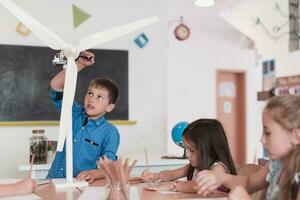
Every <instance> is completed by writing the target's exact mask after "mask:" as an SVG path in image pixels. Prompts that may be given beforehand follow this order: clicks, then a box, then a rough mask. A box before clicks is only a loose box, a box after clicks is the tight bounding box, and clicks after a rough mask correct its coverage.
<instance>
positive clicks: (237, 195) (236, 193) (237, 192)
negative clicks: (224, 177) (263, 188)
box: [228, 186, 252, 200]
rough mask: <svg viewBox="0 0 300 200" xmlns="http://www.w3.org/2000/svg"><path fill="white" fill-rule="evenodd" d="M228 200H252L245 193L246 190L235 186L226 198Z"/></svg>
mask: <svg viewBox="0 0 300 200" xmlns="http://www.w3.org/2000/svg"><path fill="white" fill-rule="evenodd" d="M228 199H229V200H240V199H243V200H252V198H251V197H250V195H249V194H248V193H247V192H246V190H245V189H244V188H243V187H242V186H237V187H236V188H234V189H233V190H232V191H231V192H230V193H229V196H228Z"/></svg>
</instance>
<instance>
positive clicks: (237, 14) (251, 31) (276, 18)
mask: <svg viewBox="0 0 300 200" xmlns="http://www.w3.org/2000/svg"><path fill="white" fill-rule="evenodd" d="M288 2H289V1H288V0H281V1H273V0H266V1H260V0H246V1H243V2H242V3H240V4H238V5H236V6H234V7H233V8H230V9H227V10H225V11H223V12H222V16H223V17H224V19H226V21H228V22H229V23H230V24H231V25H232V26H233V27H234V28H236V29H237V30H239V31H241V32H242V33H244V34H245V35H247V36H248V37H249V38H251V39H252V40H253V41H254V42H255V47H256V52H257V55H256V57H257V64H256V67H255V68H256V78H255V79H256V91H262V62H263V61H266V60H271V59H274V60H275V68H276V77H281V76H292V75H298V74H300V67H299V61H300V51H299V50H298V51H294V52H289V47H288V45H289V35H288V32H289V25H286V26H282V25H283V24H285V23H286V22H287V17H285V16H288V13H289V10H288ZM276 3H278V5H279V8H280V9H276V5H275V4H276ZM257 17H258V18H260V21H261V23H262V24H263V26H264V27H265V28H266V30H267V32H268V33H267V32H266V30H264V29H263V27H262V25H255V23H254V19H255V18H257ZM275 26H278V27H282V29H281V30H280V31H279V32H274V31H273V28H274V27H275ZM274 38H277V39H276V40H275V39H274ZM265 104H266V101H257V102H256V106H255V107H256V112H255V119H256V122H255V127H256V128H255V133H256V135H257V137H256V141H257V143H258V144H259V145H258V151H257V157H262V152H263V150H262V145H261V143H260V142H259V138H260V136H261V133H262V123H261V112H262V110H263V108H264V106H265Z"/></svg>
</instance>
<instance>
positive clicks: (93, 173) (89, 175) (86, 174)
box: [76, 169, 105, 183]
mask: <svg viewBox="0 0 300 200" xmlns="http://www.w3.org/2000/svg"><path fill="white" fill-rule="evenodd" d="M76 178H77V179H78V180H85V181H87V182H89V183H92V182H94V181H95V180H97V179H102V178H105V176H104V173H103V171H102V170H100V169H92V170H87V171H82V172H80V173H79V174H78V175H77V177H76Z"/></svg>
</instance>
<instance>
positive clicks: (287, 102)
mask: <svg viewBox="0 0 300 200" xmlns="http://www.w3.org/2000/svg"><path fill="white" fill-rule="evenodd" d="M264 111H267V112H269V113H270V115H271V117H272V119H273V120H274V121H275V122H276V123H278V124H279V125H281V126H282V127H283V128H284V129H285V130H287V131H292V130H293V129H296V128H300V117H299V116H300V96H297V95H283V96H275V97H273V98H272V99H271V100H270V101H269V102H268V104H267V105H266V107H265V109H264Z"/></svg>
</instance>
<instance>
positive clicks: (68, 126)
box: [0, 0, 159, 187]
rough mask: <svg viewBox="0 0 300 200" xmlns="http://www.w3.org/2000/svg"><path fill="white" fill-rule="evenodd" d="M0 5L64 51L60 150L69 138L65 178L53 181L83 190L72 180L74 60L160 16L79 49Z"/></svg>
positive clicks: (6, 2)
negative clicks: (84, 52)
mask: <svg viewBox="0 0 300 200" xmlns="http://www.w3.org/2000/svg"><path fill="white" fill-rule="evenodd" d="M0 3H1V4H2V5H3V6H4V7H5V8H6V9H7V10H8V11H9V12H11V13H12V14H13V15H14V16H15V17H16V18H17V19H18V20H20V21H21V22H22V23H23V24H24V25H25V26H26V27H27V28H29V29H30V30H31V31H32V32H33V33H34V34H35V35H36V37H38V38H39V39H40V40H41V41H43V42H44V43H45V44H46V45H47V46H49V47H50V48H52V49H54V50H62V52H63V54H64V56H66V57H67V64H66V65H64V68H65V69H66V75H65V84H64V94H63V102H62V111H61V117H60V126H59V136H58V145H57V151H62V150H63V146H64V141H65V139H66V174H67V178H66V179H55V180H53V182H54V184H55V186H56V187H82V186H87V185H88V183H87V182H86V181H76V180H74V179H73V140H72V104H73V100H74V95H75V90H76V80H77V66H76V63H75V59H76V58H77V57H78V55H79V53H80V52H81V51H83V50H86V49H90V48H93V47H95V46H98V45H100V44H103V43H106V42H109V41H111V40H113V39H115V38H118V37H120V36H122V35H125V34H127V33H130V32H133V31H135V30H137V29H140V28H142V27H144V26H146V25H149V24H152V23H154V22H157V21H158V20H159V18H158V17H151V18H146V19H143V20H140V21H137V22H133V23H130V24H125V25H122V26H119V27H115V28H112V29H109V30H105V31H101V32H98V33H95V34H91V35H89V36H86V37H84V38H83V39H81V40H80V41H79V43H78V45H77V46H75V47H74V46H72V45H71V44H67V43H66V42H65V41H63V40H62V39H61V38H59V37H58V36H57V35H56V34H54V33H53V32H52V31H50V30H49V29H48V28H46V27H45V26H44V25H42V24H41V23H39V22H38V21H37V20H36V19H34V18H33V17H32V16H30V15H29V14H27V13H26V12H25V11H24V10H23V9H21V8H20V7H19V6H17V5H16V4H15V3H13V2H11V1H10V0H0Z"/></svg>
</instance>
